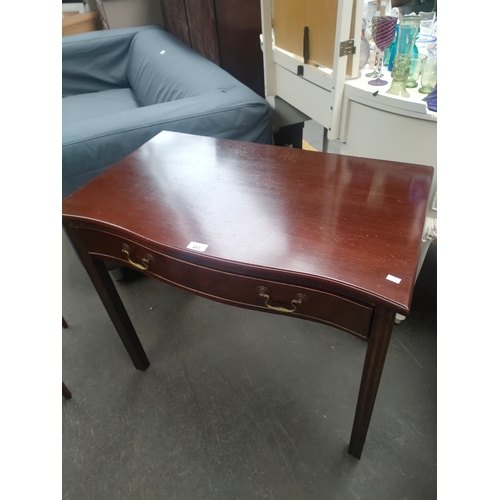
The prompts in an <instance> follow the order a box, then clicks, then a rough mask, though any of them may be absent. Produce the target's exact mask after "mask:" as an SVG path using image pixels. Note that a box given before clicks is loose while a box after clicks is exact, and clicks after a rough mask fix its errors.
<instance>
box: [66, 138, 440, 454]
mask: <svg viewBox="0 0 500 500" xmlns="http://www.w3.org/2000/svg"><path fill="white" fill-rule="evenodd" d="M432 176H433V169H432V168H430V167H425V166H419V165H411V164H404V163H396V162H389V161H382V160H369V159H364V158H355V157H348V156H343V155H333V154H324V153H320V152H313V151H303V150H298V149H290V148H285V147H276V146H268V145H261V144H253V143H245V142H239V141H230V140H222V139H213V138H208V137H198V136H193V135H188V134H179V133H173V132H162V133H160V134H159V135H157V136H156V137H155V138H153V139H152V140H151V141H149V142H148V143H146V144H145V145H144V146H142V147H141V148H139V149H138V150H137V151H135V152H134V153H132V154H131V155H130V156H128V157H126V158H125V159H123V160H122V161H120V162H119V163H117V164H116V165H115V166H113V167H111V168H110V169H109V170H107V171H105V172H104V173H103V174H101V175H100V176H99V177H97V178H95V179H94V180H92V181H91V182H90V183H88V184H87V185H86V186H84V187H83V188H81V189H79V190H78V191H76V192H75V193H73V194H72V195H71V196H69V197H68V198H66V199H65V200H64V201H63V224H64V227H65V229H66V231H67V234H68V236H69V238H70V240H71V241H72V243H73V245H74V248H75V249H76V251H77V253H78V255H79V257H80V259H81V261H82V263H83V265H84V266H85V268H86V270H87V272H88V274H89V276H90V279H91V280H92V282H93V284H94V286H95V289H96V291H97V293H98V294H99V296H100V298H101V300H102V302H103V304H104V306H105V308H106V310H107V312H108V314H109V316H110V318H111V320H112V322H113V324H114V326H115V327H116V330H117V331H118V334H119V335H120V337H121V339H122V342H123V344H124V346H125V348H126V349H127V351H128V353H129V355H130V357H131V359H132V361H133V363H134V365H135V366H136V368H138V369H140V370H146V369H147V367H148V366H149V361H148V358H147V356H146V353H145V352H144V350H143V348H142V345H141V342H140V340H139V337H138V336H137V334H136V331H135V329H134V327H133V325H132V322H131V320H130V318H129V316H128V314H127V312H126V310H125V307H124V306H123V303H122V302H121V299H120V297H119V295H118V293H117V290H116V288H115V286H114V284H113V281H112V279H111V278H110V276H109V273H108V272H107V270H106V266H105V263H104V261H112V262H116V263H120V264H123V265H127V266H130V267H133V268H135V269H138V270H140V271H141V272H143V273H144V274H146V275H148V276H151V277H153V278H157V279H159V280H162V281H164V282H167V283H170V284H172V285H176V286H179V287H181V288H183V289H185V290H189V291H192V292H194V293H197V294H199V295H202V296H204V297H207V298H210V299H214V300H218V301H221V302H225V303H227V304H232V305H235V306H241V307H248V308H252V309H256V310H259V311H267V312H272V313H275V314H288V315H292V316H296V317H297V318H302V319H305V320H314V321H319V322H322V323H326V324H329V325H331V326H333V327H335V328H339V329H341V330H344V331H346V332H349V333H350V334H353V335H355V336H356V337H359V338H360V339H363V340H366V341H367V342H368V346H367V352H366V358H365V363H364V368H363V373H362V376H361V385H360V390H359V395H358V403H357V407H356V413H355V417H354V424H353V429H352V434H351V439H350V444H349V453H350V454H351V455H353V456H355V457H357V458H360V457H361V453H362V450H363V445H364V442H365V438H366V434H367V431H368V427H369V423H370V419H371V415H372V411H373V408H374V404H375V398H376V394H377V390H378V386H379V382H380V378H381V375H382V370H383V367H384V361H385V355H386V352H387V348H388V345H389V340H390V336H391V333H392V329H393V325H394V318H395V314H396V313H400V314H404V315H406V314H408V313H409V310H410V304H411V298H412V293H413V287H414V282H415V276H416V272H417V266H418V257H419V248H420V238H421V235H422V229H423V225H424V219H425V213H426V206H427V200H428V195H429V190H430V187H431V182H432Z"/></svg>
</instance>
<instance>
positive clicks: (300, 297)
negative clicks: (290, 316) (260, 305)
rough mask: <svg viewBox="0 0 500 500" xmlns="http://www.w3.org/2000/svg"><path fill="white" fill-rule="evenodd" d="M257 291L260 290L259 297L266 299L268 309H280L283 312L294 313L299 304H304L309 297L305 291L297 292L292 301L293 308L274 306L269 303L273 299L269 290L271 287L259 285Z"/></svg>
mask: <svg viewBox="0 0 500 500" xmlns="http://www.w3.org/2000/svg"><path fill="white" fill-rule="evenodd" d="M257 291H258V292H259V297H262V298H263V299H264V300H265V301H264V304H265V306H266V307H267V308H268V309H271V310H272V311H278V312H282V313H294V312H295V311H296V310H297V306H300V304H304V303H306V302H307V297H306V296H305V295H304V294H303V293H296V294H295V295H294V296H293V299H292V301H291V304H292V308H291V309H289V308H288V307H283V306H272V305H271V304H269V301H270V300H271V292H270V291H269V289H268V288H266V287H265V286H259V287H258V288H257Z"/></svg>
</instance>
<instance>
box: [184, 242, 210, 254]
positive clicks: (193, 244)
mask: <svg viewBox="0 0 500 500" xmlns="http://www.w3.org/2000/svg"><path fill="white" fill-rule="evenodd" d="M187 248H190V249H191V250H196V251H197V252H204V251H205V250H206V249H207V248H208V245H205V244H204V243H196V241H192V242H191V243H190V244H189V245H188V246H187Z"/></svg>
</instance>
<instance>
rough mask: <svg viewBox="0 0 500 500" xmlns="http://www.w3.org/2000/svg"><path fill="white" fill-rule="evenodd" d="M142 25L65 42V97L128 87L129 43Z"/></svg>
mask: <svg viewBox="0 0 500 500" xmlns="http://www.w3.org/2000/svg"><path fill="white" fill-rule="evenodd" d="M147 30H162V28H161V27H160V26H140V27H136V28H120V29H114V30H103V31H93V32H89V33H81V34H78V35H72V36H67V37H64V38H63V39H62V96H63V97H66V96H69V95H75V94H85V93H88V92H99V91H102V90H109V89H115V88H127V87H129V83H128V78H127V61H128V52H129V48H130V44H131V43H132V40H133V39H134V37H135V35H136V34H137V33H139V32H141V31H147Z"/></svg>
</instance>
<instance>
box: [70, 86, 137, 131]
mask: <svg viewBox="0 0 500 500" xmlns="http://www.w3.org/2000/svg"><path fill="white" fill-rule="evenodd" d="M139 107H141V103H140V102H139V100H138V99H137V97H136V95H135V93H134V92H133V91H132V89H114V90H104V91H102V92H91V93H89V94H79V95H73V96H68V97H66V98H64V99H63V100H62V124H63V126H66V125H70V124H71V123H78V122H81V121H85V120H91V119H98V118H107V117H109V116H110V115H114V114H116V113H121V112H122V111H129V110H132V109H136V108H139Z"/></svg>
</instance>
